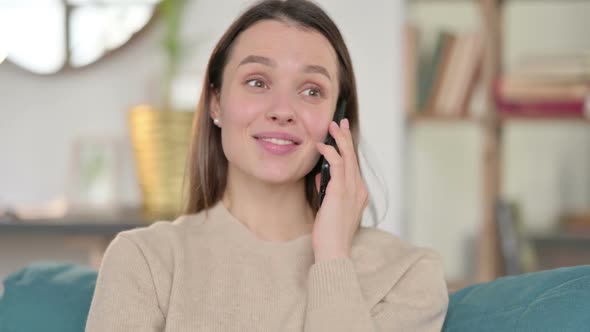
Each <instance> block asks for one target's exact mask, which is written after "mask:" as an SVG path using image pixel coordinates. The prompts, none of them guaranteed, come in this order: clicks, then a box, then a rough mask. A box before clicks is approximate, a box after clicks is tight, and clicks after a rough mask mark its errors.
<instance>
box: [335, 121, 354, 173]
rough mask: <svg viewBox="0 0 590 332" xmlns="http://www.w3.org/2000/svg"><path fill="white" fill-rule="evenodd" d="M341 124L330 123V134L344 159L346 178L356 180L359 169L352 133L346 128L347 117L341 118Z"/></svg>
mask: <svg viewBox="0 0 590 332" xmlns="http://www.w3.org/2000/svg"><path fill="white" fill-rule="evenodd" d="M340 123H341V126H340V127H338V126H337V125H335V122H332V123H331V124H330V128H329V130H330V134H331V135H332V137H334V140H335V141H336V144H338V148H339V150H340V154H341V156H342V158H343V159H344V173H345V175H346V178H347V179H350V180H355V181H356V180H358V178H360V170H359V167H358V163H357V158H356V152H355V151H354V145H353V142H352V134H351V133H350V128H348V127H349V126H348V119H342V121H341V122H340Z"/></svg>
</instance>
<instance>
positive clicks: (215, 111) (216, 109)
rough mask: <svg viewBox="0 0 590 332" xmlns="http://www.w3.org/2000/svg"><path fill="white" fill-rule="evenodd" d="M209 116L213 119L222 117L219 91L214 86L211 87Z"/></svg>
mask: <svg viewBox="0 0 590 332" xmlns="http://www.w3.org/2000/svg"><path fill="white" fill-rule="evenodd" d="M209 111H210V114H209V116H210V117H211V119H212V120H213V119H220V118H221V105H220V102H219V93H218V92H217V90H216V89H215V88H214V87H211V99H210V101H209Z"/></svg>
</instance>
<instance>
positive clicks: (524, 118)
mask: <svg viewBox="0 0 590 332" xmlns="http://www.w3.org/2000/svg"><path fill="white" fill-rule="evenodd" d="M500 120H502V121H504V122H507V121H508V122H512V121H514V122H523V121H526V122H533V123H534V122H551V121H552V122H575V123H580V124H590V119H588V118H586V117H580V116H520V115H518V116H515V115H505V114H503V115H500Z"/></svg>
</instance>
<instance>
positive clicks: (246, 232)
mask: <svg viewBox="0 0 590 332" xmlns="http://www.w3.org/2000/svg"><path fill="white" fill-rule="evenodd" d="M211 212H213V215H214V216H213V219H214V220H215V219H219V220H221V221H223V222H225V223H227V224H228V227H230V228H231V229H232V231H233V232H235V234H236V235H237V236H239V237H240V238H241V239H243V240H244V241H246V242H248V243H249V244H250V245H251V246H254V247H261V248H273V249H280V248H293V249H294V248H299V247H304V248H306V247H309V249H311V237H312V234H311V233H307V234H304V235H300V236H298V237H296V238H293V239H291V240H287V241H269V240H263V239H260V238H258V236H256V235H255V234H254V233H252V231H250V229H248V227H246V225H244V224H243V223H242V222H241V221H239V220H238V219H237V218H236V217H235V216H234V215H233V214H231V212H230V211H229V210H228V209H227V207H226V206H225V204H223V201H222V200H219V201H218V202H217V203H215V205H214V206H213V207H212V209H211V210H210V212H209V213H211Z"/></svg>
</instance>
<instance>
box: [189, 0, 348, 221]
mask: <svg viewBox="0 0 590 332" xmlns="http://www.w3.org/2000/svg"><path fill="white" fill-rule="evenodd" d="M261 20H276V21H280V22H285V23H289V24H295V25H297V26H298V27H300V28H303V29H309V30H313V31H317V32H319V33H321V34H322V35H323V36H324V37H326V39H328V41H329V42H330V44H331V45H332V47H333V48H334V50H335V52H336V54H337V56H338V67H339V73H338V77H339V80H340V82H339V86H340V89H339V91H340V95H339V98H338V100H340V99H344V100H346V101H347V107H346V118H347V119H348V121H349V123H350V129H351V132H352V137H353V141H354V149H355V152H356V153H357V155H358V135H359V119H358V100H357V91H356V80H355V77H354V72H353V69H352V61H351V59H350V55H349V53H348V49H347V47H346V44H345V43H344V40H343V38H342V35H341V34H340V31H339V30H338V28H337V27H336V24H334V22H333V21H332V20H331V19H330V17H328V15H327V14H326V13H325V12H324V11H323V10H322V9H321V8H320V7H319V6H317V5H316V4H314V3H313V2H310V1H307V0H285V1H281V0H263V1H259V2H257V3H256V4H254V5H253V6H251V7H250V8H249V9H247V10H246V11H245V12H244V13H243V14H242V15H240V16H239V17H238V18H237V19H236V20H235V21H234V22H233V23H232V25H231V26H230V27H229V28H228V30H227V31H226V32H225V33H224V34H223V36H222V37H221V39H220V40H219V42H218V43H217V45H216V46H215V48H214V50H213V53H212V54H211V57H210V58H209V63H208V65H207V71H206V74H205V79H204V83H203V87H202V91H201V99H200V101H199V104H198V106H197V110H196V114H195V118H194V122H193V137H192V139H191V146H190V151H189V154H188V159H187V162H188V183H189V186H188V188H186V192H185V194H186V195H187V200H186V202H185V207H184V214H193V213H198V212H200V211H202V210H207V209H209V208H210V207H211V206H213V205H215V204H216V203H217V202H218V201H219V200H221V199H222V197H223V193H224V191H225V188H226V185H227V170H228V161H227V158H226V157H225V154H224V153H223V149H222V146H221V129H220V128H219V127H217V126H215V125H214V124H213V121H211V118H210V109H209V106H210V102H211V98H214V93H215V91H220V90H221V85H222V84H223V82H222V78H223V70H224V68H225V65H226V64H227V62H228V58H229V56H230V55H231V50H232V45H233V42H234V40H235V39H236V38H237V37H238V35H239V34H240V33H241V32H242V31H244V30H246V29H248V28H249V27H250V26H252V25H253V24H254V23H256V22H258V21H261ZM315 174H317V168H314V169H313V170H312V171H311V172H310V173H309V174H307V175H306V177H305V195H306V199H307V201H308V203H309V205H310V206H311V208H312V210H313V212H314V214H315V213H316V212H317V210H318V208H319V206H318V193H317V191H316V188H315V181H314V176H315Z"/></svg>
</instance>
